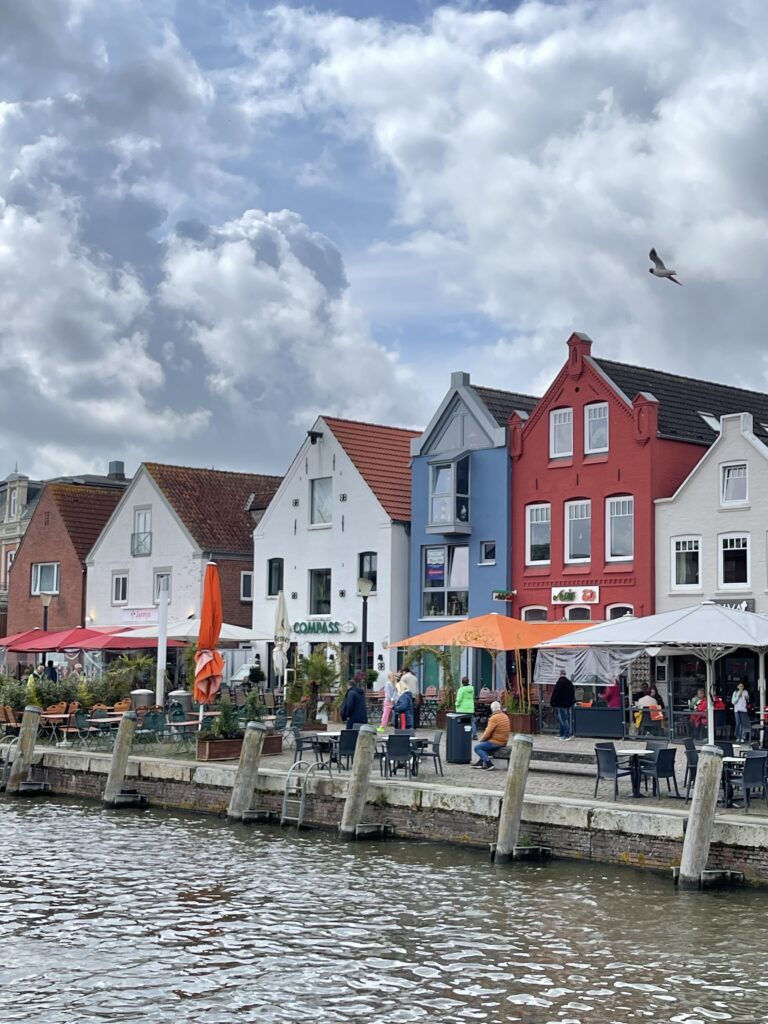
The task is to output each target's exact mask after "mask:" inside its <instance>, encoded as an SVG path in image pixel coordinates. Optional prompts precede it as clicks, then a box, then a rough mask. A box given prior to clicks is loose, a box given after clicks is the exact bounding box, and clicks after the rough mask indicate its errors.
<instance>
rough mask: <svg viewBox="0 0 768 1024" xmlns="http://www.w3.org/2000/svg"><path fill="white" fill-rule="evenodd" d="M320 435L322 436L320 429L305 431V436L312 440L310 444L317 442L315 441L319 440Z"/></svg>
mask: <svg viewBox="0 0 768 1024" xmlns="http://www.w3.org/2000/svg"><path fill="white" fill-rule="evenodd" d="M322 436H323V432H322V430H308V431H307V437H308V438H309V440H310V441H311V442H312V444H317V442H318V441H319V440H320V438H321V437H322Z"/></svg>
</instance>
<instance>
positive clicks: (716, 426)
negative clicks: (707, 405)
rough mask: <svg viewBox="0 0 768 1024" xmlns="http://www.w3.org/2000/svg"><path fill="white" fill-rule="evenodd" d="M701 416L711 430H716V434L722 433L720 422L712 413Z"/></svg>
mask: <svg viewBox="0 0 768 1024" xmlns="http://www.w3.org/2000/svg"><path fill="white" fill-rule="evenodd" d="M699 416H701V418H702V419H703V420H704V422H705V423H706V424H707V426H708V427H709V429H710V430H714V432H715V433H716V434H719V433H720V420H719V419H718V417H717V416H713V415H712V413H711V412H699Z"/></svg>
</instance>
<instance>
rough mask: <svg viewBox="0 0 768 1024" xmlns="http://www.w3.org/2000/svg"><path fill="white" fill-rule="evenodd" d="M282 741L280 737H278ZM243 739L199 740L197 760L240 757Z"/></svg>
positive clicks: (234, 758)
mask: <svg viewBox="0 0 768 1024" xmlns="http://www.w3.org/2000/svg"><path fill="white" fill-rule="evenodd" d="M278 738H279V739H280V740H281V742H282V737H278ZM242 746H243V741H242V739H241V738H239V739H236V740H201V739H198V741H197V760H198V761H234V760H237V758H238V757H240V750H241V749H242Z"/></svg>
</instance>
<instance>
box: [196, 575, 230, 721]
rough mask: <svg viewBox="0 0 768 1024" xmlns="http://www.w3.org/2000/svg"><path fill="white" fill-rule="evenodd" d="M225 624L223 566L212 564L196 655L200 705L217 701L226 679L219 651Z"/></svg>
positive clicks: (206, 588) (197, 690)
mask: <svg viewBox="0 0 768 1024" xmlns="http://www.w3.org/2000/svg"><path fill="white" fill-rule="evenodd" d="M222 621H223V616H222V611H221V584H220V582H219V567H218V566H217V565H216V563H215V562H209V563H208V565H206V567H205V580H204V581H203V607H202V611H201V612H200V635H199V636H198V640H197V654H196V655H195V700H196V701H197V702H198V704H200V705H203V704H210V703H211V702H212V701H213V698H214V697H215V696H216V694H217V693H218V692H219V687H220V686H221V683H222V680H223V678H224V659H223V658H222V656H221V654H219V652H218V651H217V650H216V644H217V643H218V642H219V633H220V632H221V623H222Z"/></svg>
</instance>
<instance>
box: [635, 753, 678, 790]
mask: <svg viewBox="0 0 768 1024" xmlns="http://www.w3.org/2000/svg"><path fill="white" fill-rule="evenodd" d="M676 755H677V748H676V747H666V748H664V749H662V750H657V751H656V752H655V753H654V755H653V760H651V758H645V757H644V758H643V759H642V761H641V763H640V775H641V778H643V779H645V780H646V782H647V780H648V779H651V780H652V781H653V792H654V793H655V794H656V798H657V799H658V800H661V786H660V785H659V783H660V782H661V780H662V779H666V780H667V789H668V790H669V794H670V796H671V795H672V786H671V785H670V780H671V781H672V782H674V784H675V795H676V796H677V797H678V798H679V797H680V790H679V789H678V788H677V776H676V775H675V757H676Z"/></svg>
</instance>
